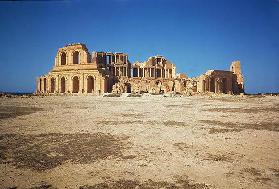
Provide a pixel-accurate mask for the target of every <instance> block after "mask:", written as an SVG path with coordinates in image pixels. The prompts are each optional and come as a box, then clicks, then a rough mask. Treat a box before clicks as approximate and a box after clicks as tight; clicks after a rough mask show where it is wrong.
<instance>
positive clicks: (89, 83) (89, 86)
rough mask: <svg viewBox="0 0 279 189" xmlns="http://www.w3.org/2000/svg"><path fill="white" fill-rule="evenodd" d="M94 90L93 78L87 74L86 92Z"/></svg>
mask: <svg viewBox="0 0 279 189" xmlns="http://www.w3.org/2000/svg"><path fill="white" fill-rule="evenodd" d="M93 91H94V78H93V77H92V76H89V77H88V78H87V93H92V92H93Z"/></svg>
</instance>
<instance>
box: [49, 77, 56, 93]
mask: <svg viewBox="0 0 279 189" xmlns="http://www.w3.org/2000/svg"><path fill="white" fill-rule="evenodd" d="M54 91H55V78H51V79H50V92H51V93H54Z"/></svg>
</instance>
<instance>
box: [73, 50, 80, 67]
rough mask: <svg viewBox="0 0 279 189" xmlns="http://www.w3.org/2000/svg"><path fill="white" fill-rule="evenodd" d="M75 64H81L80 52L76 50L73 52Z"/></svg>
mask: <svg viewBox="0 0 279 189" xmlns="http://www.w3.org/2000/svg"><path fill="white" fill-rule="evenodd" d="M73 64H79V52H78V51H75V52H74V54H73Z"/></svg>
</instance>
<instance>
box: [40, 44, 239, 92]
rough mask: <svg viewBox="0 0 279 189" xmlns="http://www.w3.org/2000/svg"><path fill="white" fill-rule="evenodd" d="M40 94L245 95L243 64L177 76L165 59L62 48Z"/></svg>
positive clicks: (78, 46)
mask: <svg viewBox="0 0 279 189" xmlns="http://www.w3.org/2000/svg"><path fill="white" fill-rule="evenodd" d="M36 93H37V94H88V95H102V94H104V93H120V94H121V93H152V94H160V93H178V94H186V95H192V94H207V93H226V94H240V93H244V80H243V75H242V72H241V65H240V61H233V62H232V63H231V66H230V69H229V71H224V70H208V71H207V72H205V73H204V74H202V75H200V76H198V77H194V78H189V77H187V75H186V74H181V73H180V74H177V73H176V66H175V64H173V63H172V62H170V61H169V60H167V59H166V58H165V57H163V56H159V55H158V56H152V57H150V58H148V60H147V61H145V62H135V63H131V62H130V61H129V59H128V54H125V53H112V52H93V53H89V51H88V49H87V47H86V46H85V45H84V44H81V43H75V44H69V45H66V46H65V47H63V48H59V49H58V51H57V54H56V57H55V62H54V67H53V69H52V70H51V71H50V72H49V73H47V74H45V75H43V76H40V77H38V78H37V87H36Z"/></svg>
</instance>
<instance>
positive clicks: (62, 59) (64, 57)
mask: <svg viewBox="0 0 279 189" xmlns="http://www.w3.org/2000/svg"><path fill="white" fill-rule="evenodd" d="M66 57H67V55H66V53H65V52H62V53H61V55H60V65H66V63H67V62H66Z"/></svg>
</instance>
